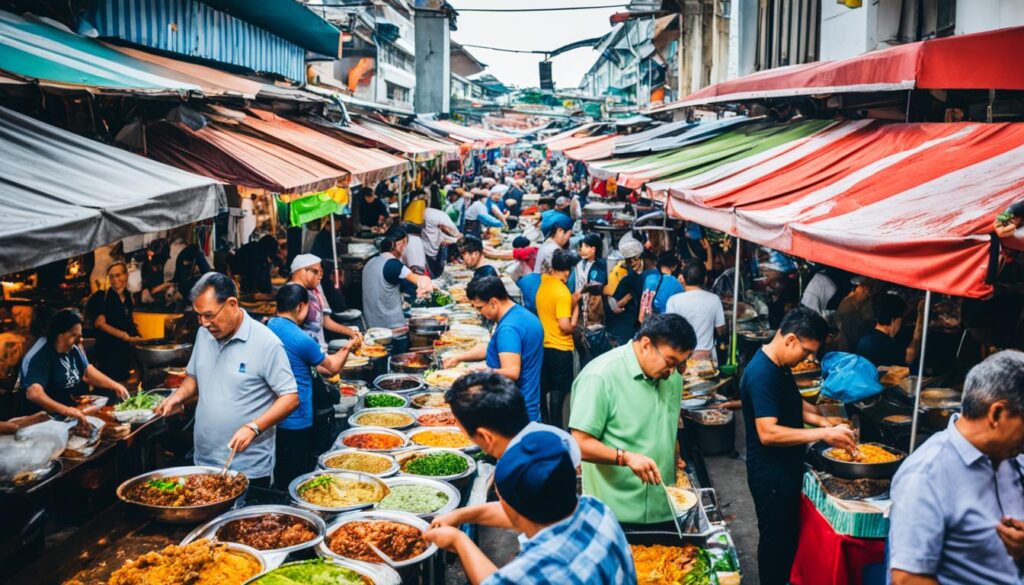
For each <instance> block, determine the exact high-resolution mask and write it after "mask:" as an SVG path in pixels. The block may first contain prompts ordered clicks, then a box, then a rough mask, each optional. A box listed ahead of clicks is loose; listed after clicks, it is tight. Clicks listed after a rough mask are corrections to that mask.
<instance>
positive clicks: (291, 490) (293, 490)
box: [288, 469, 388, 514]
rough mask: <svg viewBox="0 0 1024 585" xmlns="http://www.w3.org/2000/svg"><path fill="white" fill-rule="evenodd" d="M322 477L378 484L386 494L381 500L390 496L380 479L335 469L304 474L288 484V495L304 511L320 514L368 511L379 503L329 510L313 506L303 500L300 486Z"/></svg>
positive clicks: (324, 507)
mask: <svg viewBox="0 0 1024 585" xmlns="http://www.w3.org/2000/svg"><path fill="white" fill-rule="evenodd" d="M321 475H333V476H335V477H338V478H341V479H348V480H354V481H364V482H367V483H372V484H376V485H377V486H379V487H380V489H381V491H382V492H383V494H384V495H383V496H381V499H383V498H384V496H386V495H387V494H388V486H387V485H386V484H385V483H384V482H383V481H382V480H381V479H380V478H379V477H374V476H372V475H368V474H365V473H358V472H355V471H339V470H333V469H331V470H328V469H318V470H316V471H311V472H309V473H304V474H302V475H300V476H299V477H296V478H295V479H294V480H292V482H291V483H290V484H288V495H290V496H291V498H292V501H293V502H295V505H296V506H299V507H300V508H303V509H306V510H310V511H313V512H316V513H318V514H341V513H345V512H351V511H353V510H362V509H366V508H372V507H373V506H374V505H375V504H376V503H377V502H366V503H363V504H352V505H350V506H338V507H335V508H329V507H326V506H319V505H317V504H313V503H310V502H307V501H306V500H304V499H302V498H301V497H300V496H299V486H301V485H302V484H304V483H306V482H307V481H309V480H311V479H313V478H315V477H318V476H321ZM377 501H380V500H377Z"/></svg>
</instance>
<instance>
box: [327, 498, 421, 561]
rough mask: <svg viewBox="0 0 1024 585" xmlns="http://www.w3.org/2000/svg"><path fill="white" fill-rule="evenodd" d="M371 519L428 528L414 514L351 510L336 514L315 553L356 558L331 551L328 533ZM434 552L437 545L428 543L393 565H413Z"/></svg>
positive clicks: (340, 558)
mask: <svg viewBox="0 0 1024 585" xmlns="http://www.w3.org/2000/svg"><path fill="white" fill-rule="evenodd" d="M372 520H387V521H389V522H399V523H402V524H408V525H409V526H413V527H415V528H417V529H419V530H420V531H421V532H424V533H425V532H426V531H427V530H428V529H429V528H430V524H428V523H427V522H426V521H425V520H422V519H420V518H417V517H416V516H413V515H412V514H404V513H402V512H385V511H376V510H375V511H372V512H352V513H349V514H342V515H341V516H338V517H337V518H335V519H334V522H332V523H331V524H330V526H328V527H327V537H325V538H324V540H323V541H321V542H320V544H318V545H317V547H316V552H317V554H318V555H320V556H321V557H324V558H328V559H338V560H343V561H352V560H356V559H349V558H348V557H344V556H342V555H339V554H338V553H336V552H334V551H332V550H331V549H330V548H329V547H328V546H327V540H328V538H329V537H330V535H331V534H333V533H334V531H335V530H337V529H339V528H341V527H342V526H344V525H345V524H348V523H350V522H366V521H372ZM436 552H437V545H436V544H433V543H428V546H427V549H426V550H425V551H423V552H422V553H420V554H418V555H416V556H414V557H412V558H411V559H406V560H404V561H397V562H395V564H394V566H395V568H397V569H401V568H405V567H411V566H413V565H417V564H419V563H422V562H423V561H425V560H427V559H429V558H430V557H432V556H433V555H434V553H436ZM381 564H384V562H383V561H381Z"/></svg>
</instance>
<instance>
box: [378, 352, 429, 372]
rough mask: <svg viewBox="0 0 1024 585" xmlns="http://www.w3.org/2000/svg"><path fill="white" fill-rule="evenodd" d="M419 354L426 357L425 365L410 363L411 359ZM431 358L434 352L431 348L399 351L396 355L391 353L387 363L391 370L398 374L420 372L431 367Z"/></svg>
mask: <svg viewBox="0 0 1024 585" xmlns="http://www.w3.org/2000/svg"><path fill="white" fill-rule="evenodd" d="M419 356H424V357H426V358H427V365H425V366H416V365H412V364H411V363H410V362H411V361H412V360H413V359H415V358H417V357H419ZM433 359H434V352H433V351H431V350H427V351H412V352H408V353H400V354H397V355H393V356H391V360H390V361H389V362H388V363H389V365H390V367H391V371H392V372H397V373H400V374H422V373H423V372H425V371H427V370H429V369H430V368H431V367H433V363H432V362H433Z"/></svg>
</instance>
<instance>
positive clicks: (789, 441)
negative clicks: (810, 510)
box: [740, 307, 856, 585]
mask: <svg viewBox="0 0 1024 585" xmlns="http://www.w3.org/2000/svg"><path fill="white" fill-rule="evenodd" d="M827 334H828V324H827V323H825V320H824V319H823V318H822V317H821V315H819V314H818V313H816V312H815V311H813V310H811V309H808V308H807V307H798V308H796V309H793V310H792V311H790V312H789V313H787V314H786V316H785V317H783V319H782V323H781V324H780V325H779V329H778V330H777V331H776V332H775V337H774V338H772V340H771V341H770V342H768V343H767V344H766V345H764V346H762V347H761V349H759V350H758V351H757V353H755V354H754V357H752V358H751V359H750V362H749V363H748V364H747V366H746V369H745V370H744V372H743V378H742V379H741V380H740V399H741V400H742V402H743V418H744V424H745V428H746V435H747V485H748V487H749V488H750V493H751V494H752V495H753V497H754V510H755V512H756V513H757V530H758V533H759V534H760V541H759V542H758V547H757V565H758V571H759V574H760V577H761V583H763V584H764V585H776V584H778V585H784V584H785V583H787V582H788V581H789V572H790V569H791V568H792V565H793V558H794V556H795V555H796V546H797V540H798V539H799V529H800V488H801V485H802V482H803V474H804V468H803V459H804V450H805V447H806V445H808V444H810V443H814V442H816V441H822V440H823V441H826V442H827V443H828V444H830V445H832V446H833V447H838V448H841V449H847V450H849V451H851V452H852V451H853V450H854V449H855V447H856V444H855V442H854V435H853V431H852V430H851V429H850V427H848V426H846V425H839V426H835V427H833V426H832V425H831V424H830V423H829V422H828V420H827V419H826V418H825V417H823V416H821V414H820V413H819V412H818V409H817V408H816V407H814V406H813V405H811V404H809V403H807V402H804V400H803V399H802V398H801V397H800V391H799V390H798V389H797V386H796V382H795V381H794V379H793V374H792V373H791V372H790V368H792V367H793V366H795V365H797V364H799V363H800V362H802V361H804V360H806V359H807V358H808V357H810V356H812V355H814V354H816V353H817V352H818V350H819V349H820V348H821V344H822V343H823V342H824V341H825V336H826V335H827ZM804 423H807V424H810V425H812V426H814V427H816V428H812V429H805V428H804Z"/></svg>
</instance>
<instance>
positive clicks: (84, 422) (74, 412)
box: [64, 408, 92, 429]
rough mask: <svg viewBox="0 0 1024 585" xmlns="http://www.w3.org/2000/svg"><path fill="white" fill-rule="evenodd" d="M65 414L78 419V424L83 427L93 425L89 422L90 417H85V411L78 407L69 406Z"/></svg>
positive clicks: (86, 427)
mask: <svg viewBox="0 0 1024 585" xmlns="http://www.w3.org/2000/svg"><path fill="white" fill-rule="evenodd" d="M64 415H65V416H69V417H71V418H73V419H75V420H77V421H78V426H79V427H81V428H83V429H88V428H90V427H91V426H92V425H91V424H90V423H89V419H87V418H86V417H85V413H84V412H82V411H81V410H79V409H77V408H69V409H68V411H67V412H66V413H64Z"/></svg>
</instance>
